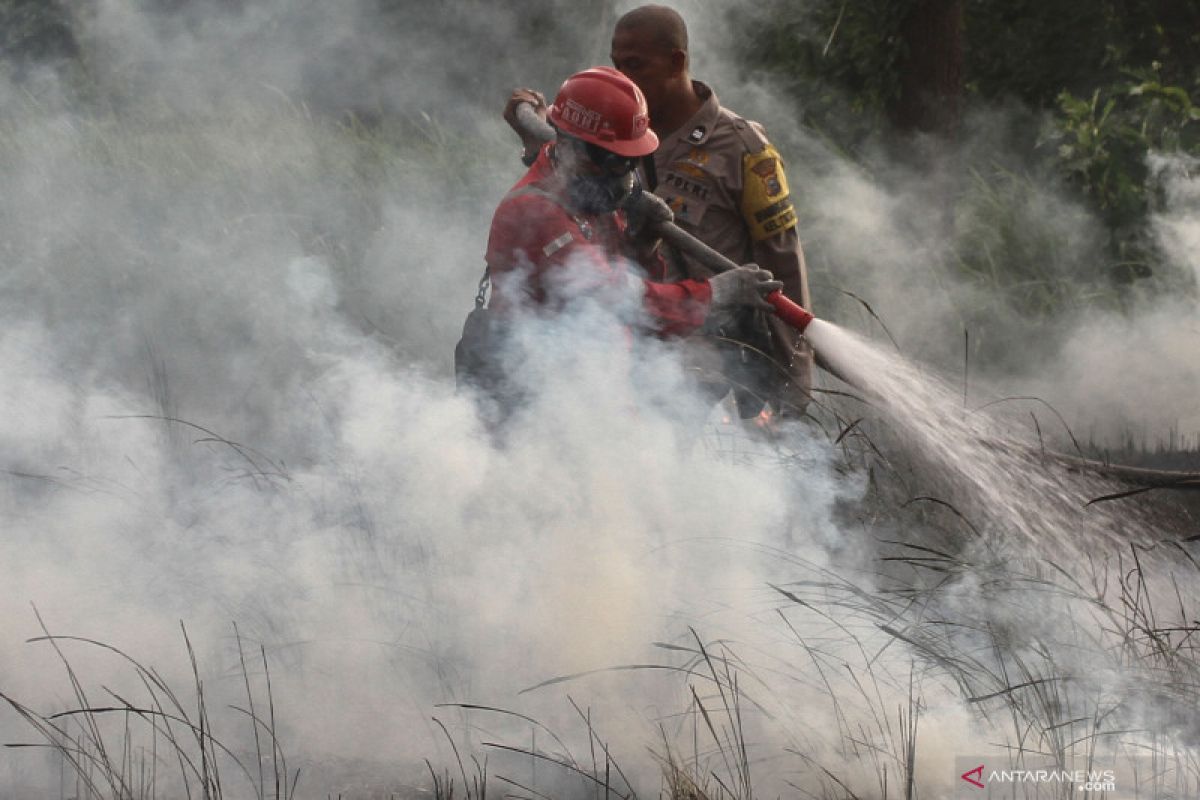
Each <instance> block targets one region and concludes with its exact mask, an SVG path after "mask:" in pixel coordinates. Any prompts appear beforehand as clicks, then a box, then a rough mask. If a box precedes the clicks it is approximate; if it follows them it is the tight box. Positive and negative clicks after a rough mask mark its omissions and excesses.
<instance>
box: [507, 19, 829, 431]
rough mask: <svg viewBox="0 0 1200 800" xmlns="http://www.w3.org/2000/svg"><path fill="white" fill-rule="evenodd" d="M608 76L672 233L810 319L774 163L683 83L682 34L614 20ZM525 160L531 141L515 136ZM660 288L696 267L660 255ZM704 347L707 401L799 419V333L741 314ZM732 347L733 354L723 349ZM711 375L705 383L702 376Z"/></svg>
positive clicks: (808, 360)
mask: <svg viewBox="0 0 1200 800" xmlns="http://www.w3.org/2000/svg"><path fill="white" fill-rule="evenodd" d="M611 58H612V62H613V65H614V66H615V67H616V68H617V69H619V70H620V71H621V72H622V73H624V74H625V75H627V76H628V77H629V78H631V79H632V80H633V81H634V83H636V84H637V86H638V87H639V88H640V89H641V90H642V92H643V94H644V95H645V97H646V100H647V103H648V106H649V111H650V127H651V130H652V131H653V132H654V133H655V134H656V135H657V137H658V139H659V142H660V143H659V145H658V147H657V149H656V150H655V151H654V152H653V154H652V156H651V157H649V158H645V159H643V160H642V162H641V170H640V172H641V180H642V183H643V184H644V185H645V186H646V188H648V189H651V190H652V191H654V192H655V193H656V194H657V195H659V196H660V197H661V198H662V199H664V200H665V201H666V202H667V203H668V204H669V205H670V207H671V209H672V211H673V212H674V214H675V222H676V224H678V225H679V226H680V227H681V228H683V229H684V230H685V231H687V232H688V233H691V234H692V235H693V236H695V237H696V238H698V239H700V240H701V241H702V242H704V243H705V244H707V245H709V246H710V247H712V248H713V249H715V250H717V251H718V252H720V253H721V254H723V255H725V256H726V257H727V258H729V259H730V260H731V261H734V262H736V263H746V262H754V263H757V264H761V265H762V266H763V267H765V268H766V269H768V270H769V271H770V272H772V273H773V274H774V275H775V277H776V278H777V279H779V280H780V281H782V282H783V285H784V289H783V292H784V294H785V295H786V296H788V297H789V298H790V299H792V300H794V301H795V302H797V303H799V304H800V305H801V306H803V307H804V308H806V309H809V310H811V302H810V298H809V290H808V275H807V270H806V268H805V263H804V252H803V250H802V248H801V246H800V239H799V235H798V233H797V230H796V212H795V209H794V207H793V205H792V201H791V196H790V192H789V189H788V181H787V176H786V175H785V173H784V169H783V161H782V159H781V158H780V156H779V154H778V153H777V152H776V150H775V148H774V147H773V146H772V145H771V143H770V142H769V141H768V139H767V137H766V134H765V133H764V131H763V128H762V126H761V125H759V124H758V123H755V122H750V121H748V120H745V119H743V118H742V117H740V116H738V115H737V114H735V113H733V112H732V111H730V110H728V109H726V108H724V107H723V106H722V105H721V104H720V102H719V101H718V100H717V96H716V94H715V93H714V92H713V90H712V89H711V88H710V87H709V86H707V85H706V84H704V83H701V82H700V81H696V80H693V79H692V78H691V75H690V72H689V60H688V37H687V27H686V25H685V23H684V21H683V19H682V17H680V16H679V14H678V13H676V12H675V11H673V10H671V9H669V8H665V7H663V6H643V7H641V8H637V9H635V10H633V11H630V12H629V13H627V14H625V15H624V16H623V17H621V18H620V19H619V20H618V21H617V24H616V28H615V30H614V32H613V38H612V51H611ZM522 102H526V103H530V104H531V105H533V106H534V108H535V109H536V110H537V111H538V113H539V114H540V115H543V116H544V114H545V113H546V104H545V101H544V99H543V98H542V96H541V95H540V94H538V93H537V92H535V91H533V90H530V89H518V90H516V91H514V92H513V94H512V96H511V97H510V99H509V102H508V105H507V106H506V108H505V119H507V120H508V121H509V124H510V125H512V126H513V127H514V128H517V130H518V131H520V128H519V126H518V125H517V124H516V120H515V111H516V107H517V105H518V104H519V103H522ZM522 137H523V139H524V142H525V160H526V162H527V163H529V162H530V161H532V158H533V157H536V155H537V146H538V144H537V142H536V140H534V139H533V138H532V137H531V136H529V135H527V134H526V133H525V132H522ZM668 255H669V258H668V269H667V272H666V274H665V276H664V277H666V278H667V279H672V280H678V279H681V278H682V279H692V280H696V279H703V278H706V277H709V276H710V274H711V273H710V272H709V270H707V269H706V268H705V267H704V266H703V265H701V264H699V263H697V262H695V261H693V260H692V259H689V258H687V257H686V256H684V255H682V254H679V253H670V254H668ZM706 333H709V334H711V336H709V337H707V341H708V342H709V344H710V347H708V348H697V350H698V351H700V353H699V358H698V360H697V363H700V364H708V365H712V363H713V361H712V359H711V358H709V359H707V360H705V359H704V358H703V351H704V350H706V349H707V350H709V352H710V354H711V349H712V348H715V349H717V350H718V351H720V352H721V353H722V357H721V358H720V359H718V361H717V363H718V364H719V367H718V369H717V370H713V369H710V368H705V370H704V371H705V372H707V373H708V377H709V380H707V381H706V382H705V385H706V388H708V389H709V390H710V391H712V392H713V394H714V396H717V397H719V396H721V395H724V394H726V393H727V392H728V390H729V388H730V386H731V385H732V388H733V389H734V395H735V397H736V398H737V407H738V413H739V416H741V417H743V418H747V419H748V418H751V417H754V416H757V415H758V414H759V413H760V412H761V411H762V410H763V408H764V404H765V403H769V407H770V408H771V409H773V410H774V411H777V412H783V413H785V414H789V415H799V414H801V413H803V410H804V408H805V407H806V406H807V404H808V401H809V399H810V391H811V385H812V364H813V356H812V351H811V350H810V349H809V348H808V345H807V343H806V342H805V341H804V340H803V339H802V338H801V337H800V334H799V333H798V332H797V331H795V330H793V329H792V328H789V327H788V326H787V325H785V324H783V323H782V322H781V321H780V320H779V319H777V318H776V317H774V316H773V315H771V314H769V313H766V312H763V311H761V310H748V311H747V312H746V313H744V314H742V315H741V317H740V319H738V320H737V321H736V323H735V324H726V325H722V326H719V327H718V326H713V325H711V324H710V325H709V326H708V327H707V328H706ZM729 339H733V340H736V341H737V342H739V343H741V345H745V346H740V345H739V346H730V345H729V344H728V340H729ZM714 372H718V373H720V375H719V376H717V377H718V379H716V380H713V379H712V378H713V373H714Z"/></svg>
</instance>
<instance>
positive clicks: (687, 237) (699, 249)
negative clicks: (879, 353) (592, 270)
mask: <svg viewBox="0 0 1200 800" xmlns="http://www.w3.org/2000/svg"><path fill="white" fill-rule="evenodd" d="M516 117H517V123H518V124H519V125H520V126H521V128H522V130H523V131H524V132H525V133H528V134H529V135H530V136H532V137H534V138H536V139H538V140H539V141H542V142H552V141H554V139H555V132H554V128H552V127H551V126H550V125H549V123H547V122H546V121H545V120H543V119H542V118H541V117H539V116H538V115H537V112H536V111H534V110H533V106H531V105H530V104H529V103H521V104H520V105H518V106H517V111H516ZM626 208H627V210H629V211H632V212H634V213H635V214H640V215H643V216H644V217H645V218H647V219H648V220H650V221H651V222H652V224H653V225H654V226H655V229H656V232H657V233H658V234H659V236H661V237H662V239H663V241H665V242H667V243H668V244H670V245H671V246H672V247H674V248H675V249H676V250H678V251H679V252H681V253H683V254H684V255H687V256H690V257H692V258H693V259H695V260H696V261H697V262H699V263H701V264H703V265H704V266H705V267H707V268H708V269H710V270H712V271H713V272H727V271H728V270H731V269H737V267H738V265H737V264H735V263H734V262H733V261H731V260H730V259H728V258H726V257H725V256H723V255H721V254H720V253H718V252H717V251H716V250H714V249H712V248H711V247H709V246H708V245H706V244H705V243H704V242H702V241H700V240H699V239H697V238H696V237H695V236H692V235H691V234H690V233H688V232H687V231H685V230H683V229H682V228H680V227H679V226H678V225H676V224H675V222H674V218H673V215H672V214H671V210H670V209H669V208H668V207H667V205H666V203H664V202H663V201H662V200H661V199H660V198H658V197H657V196H656V195H654V194H651V193H650V192H639V193H637V194H636V195H634V196H633V198H632V200H631V202H630V203H629V204H627V205H626ZM766 299H767V302H768V303H770V304H771V305H772V306H773V307H774V309H775V315H776V316H777V317H779V318H780V319H781V320H783V321H784V322H786V323H787V324H788V325H790V326H792V327H793V328H795V329H796V330H798V331H800V332H801V333H803V332H804V329H805V328H807V327H808V325H809V323H810V322H812V321H813V315H812V314H811V313H809V312H808V311H807V310H805V309H804V308H803V307H802V306H800V305H799V304H798V303H795V302H794V301H792V300H791V299H789V298H787V297H785V296H784V294H783V292H780V291H778V290H776V291H774V292H771V293H770V294H768V295H767V298H766Z"/></svg>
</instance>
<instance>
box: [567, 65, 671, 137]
mask: <svg viewBox="0 0 1200 800" xmlns="http://www.w3.org/2000/svg"><path fill="white" fill-rule="evenodd" d="M550 122H552V123H554V127H556V128H558V129H559V130H560V131H561V132H563V133H565V134H566V135H567V136H574V137H575V138H576V139H582V140H583V141H585V142H590V143H592V144H594V145H597V146H599V147H602V148H604V149H605V150H608V151H609V152H612V153H616V154H617V155H619V156H630V157H633V156H646V155H649V154H651V153H653V152H654V151H655V150H656V149H657V148H658V137H657V136H655V135H654V131H652V130H650V112H649V111H648V110H647V108H646V98H645V97H644V96H643V95H642V90H641V89H639V88H637V86H635V85H634V83H633V81H631V80H629V78H626V77H625V76H624V75H622V74H621V73H620V72H617V71H616V70H615V69H613V68H612V67H592V68H591V69H585V70H584V71H583V72H577V73H575V74H574V75H572V76H571V77H569V78H567V79H566V81H564V82H563V85H562V88H560V89H559V90H558V96H557V97H555V98H554V105H552V106H550Z"/></svg>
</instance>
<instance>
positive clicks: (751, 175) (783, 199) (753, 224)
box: [742, 144, 796, 241]
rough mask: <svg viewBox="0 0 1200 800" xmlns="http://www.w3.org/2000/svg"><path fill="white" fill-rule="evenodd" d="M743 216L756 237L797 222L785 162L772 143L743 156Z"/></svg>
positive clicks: (756, 239) (772, 234) (756, 238)
mask: <svg viewBox="0 0 1200 800" xmlns="http://www.w3.org/2000/svg"><path fill="white" fill-rule="evenodd" d="M742 217H743V218H744V219H745V220H746V226H747V227H748V228H749V229H750V235H751V236H752V237H753V238H754V240H755V241H761V240H762V239H768V238H770V237H772V236H774V235H775V234H777V233H780V232H782V231H786V230H787V229H788V228H794V227H795V226H796V210H795V209H794V208H793V207H792V198H791V195H790V194H789V193H788V185H787V176H786V175H785V174H784V172H783V162H782V161H781V160H780V158H779V153H777V152H776V151H775V148H774V147H772V146H771V145H769V144H768V145H767V146H766V147H764V148H763V149H762V150H761V151H759V152H757V153H746V154H745V155H743V156H742Z"/></svg>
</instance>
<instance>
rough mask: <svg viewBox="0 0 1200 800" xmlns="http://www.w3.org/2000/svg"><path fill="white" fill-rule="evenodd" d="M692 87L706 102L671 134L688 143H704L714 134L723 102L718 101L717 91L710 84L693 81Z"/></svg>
mask: <svg viewBox="0 0 1200 800" xmlns="http://www.w3.org/2000/svg"><path fill="white" fill-rule="evenodd" d="M692 88H694V89H695V90H696V94H698V95H700V97H702V98H704V104H703V105H702V106H700V109H699V110H698V111H697V112H696V113H695V114H693V115H692V117H691V119H689V120H688V121H687V122H685V123H683V124H682V125H680V126H679V130H677V131H673V132H672V133H671V136H673V137H676V138H678V139H679V141H681V142H686V143H688V144H704V143H705V142H706V141H708V137H709V136H711V135H712V132H713V128H714V127H715V126H716V124H717V117H718V115H719V114H720V112H721V104H720V103H719V102H718V101H717V93H716V92H714V91H713V90H712V88H711V87H709V86H708V84H706V83H701V82H700V81H692Z"/></svg>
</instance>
